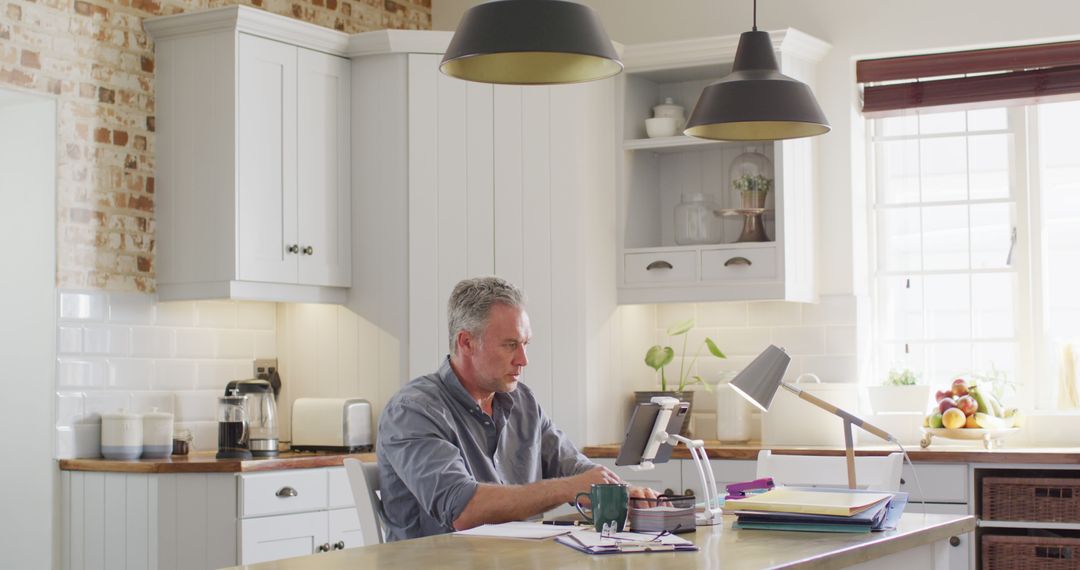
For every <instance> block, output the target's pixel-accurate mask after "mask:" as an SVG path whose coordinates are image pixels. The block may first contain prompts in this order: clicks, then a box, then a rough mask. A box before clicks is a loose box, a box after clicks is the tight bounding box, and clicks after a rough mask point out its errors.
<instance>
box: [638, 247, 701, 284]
mask: <svg viewBox="0 0 1080 570" xmlns="http://www.w3.org/2000/svg"><path fill="white" fill-rule="evenodd" d="M623 259H624V265H623V278H624V279H625V280H626V282H627V283H676V282H680V283H681V282H687V281H696V280H697V252H696V251H673V252H660V253H628V254H626V255H625V257H624V258H623ZM650 267H651V268H652V269H650Z"/></svg>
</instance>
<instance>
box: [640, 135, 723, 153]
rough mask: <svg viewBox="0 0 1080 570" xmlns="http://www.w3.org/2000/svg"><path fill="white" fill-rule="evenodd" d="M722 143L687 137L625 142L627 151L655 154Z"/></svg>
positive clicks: (720, 142)
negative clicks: (642, 151) (647, 151)
mask: <svg viewBox="0 0 1080 570" xmlns="http://www.w3.org/2000/svg"><path fill="white" fill-rule="evenodd" d="M722 144H724V143H723V142H722V141H714V140H709V139H699V138H695V137H688V136H686V135H676V136H673V137H657V138H654V139H630V140H626V141H623V148H624V149H625V150H651V151H653V152H659V153H668V152H682V151H684V150H687V149H691V148H695V147H707V146H719V145H722Z"/></svg>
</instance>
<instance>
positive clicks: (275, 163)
mask: <svg viewBox="0 0 1080 570" xmlns="http://www.w3.org/2000/svg"><path fill="white" fill-rule="evenodd" d="M296 54H297V48H296V47H295V46H290V45H286V44H283V43H280V42H275V41H271V40H267V39H263V38H257V37H254V36H249V35H246V34H240V38H239V58H238V63H237V65H238V66H239V69H238V70H237V73H238V75H239V80H238V81H237V94H236V97H237V101H236V106H237V131H236V137H237V141H236V147H237V150H236V157H237V173H236V174H237V200H236V220H237V229H236V240H237V250H238V252H237V261H236V264H237V268H236V269H237V277H238V278H239V279H241V280H245V281H269V282H274V283H296V278H297V259H298V258H299V256H298V255H296V254H294V253H290V252H289V250H288V248H289V247H290V246H292V245H296V244H297V243H298V242H297V229H296V180H297V178H296V143H297V136H296V65H297V55H296ZM221 190H222V191H225V190H226V189H224V188H222V189H221Z"/></svg>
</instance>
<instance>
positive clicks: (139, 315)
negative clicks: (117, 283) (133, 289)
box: [109, 293, 155, 325]
mask: <svg viewBox="0 0 1080 570" xmlns="http://www.w3.org/2000/svg"><path fill="white" fill-rule="evenodd" d="M154 300H155V299H154V296H153V295H147V294H139V293H111V294H109V321H111V322H114V323H126V324H132V325H149V324H153V322H154Z"/></svg>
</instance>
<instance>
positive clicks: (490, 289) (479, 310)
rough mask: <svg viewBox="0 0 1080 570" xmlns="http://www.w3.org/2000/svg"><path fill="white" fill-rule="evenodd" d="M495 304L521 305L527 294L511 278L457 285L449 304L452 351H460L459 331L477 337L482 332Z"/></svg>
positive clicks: (467, 281)
mask: <svg viewBox="0 0 1080 570" xmlns="http://www.w3.org/2000/svg"><path fill="white" fill-rule="evenodd" d="M496 303H501V304H503V305H509V306H511V307H521V306H524V305H525V294H524V293H522V292H521V289H518V288H517V287H514V285H513V284H512V283H510V282H509V281H507V280H505V279H500V278H498V277H476V278H474V279H465V280H463V281H461V282H460V283H458V284H457V285H455V286H454V292H453V293H450V302H449V303H447V307H446V321H447V325H448V328H449V329H450V354H457V336H458V332H460V331H466V332H468V333H469V334H471V335H472V336H474V337H476V338H478V339H479V338H480V336H482V335H483V333H484V329H485V328H487V321H488V313H490V312H491V306H492V305H494V304H496Z"/></svg>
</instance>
